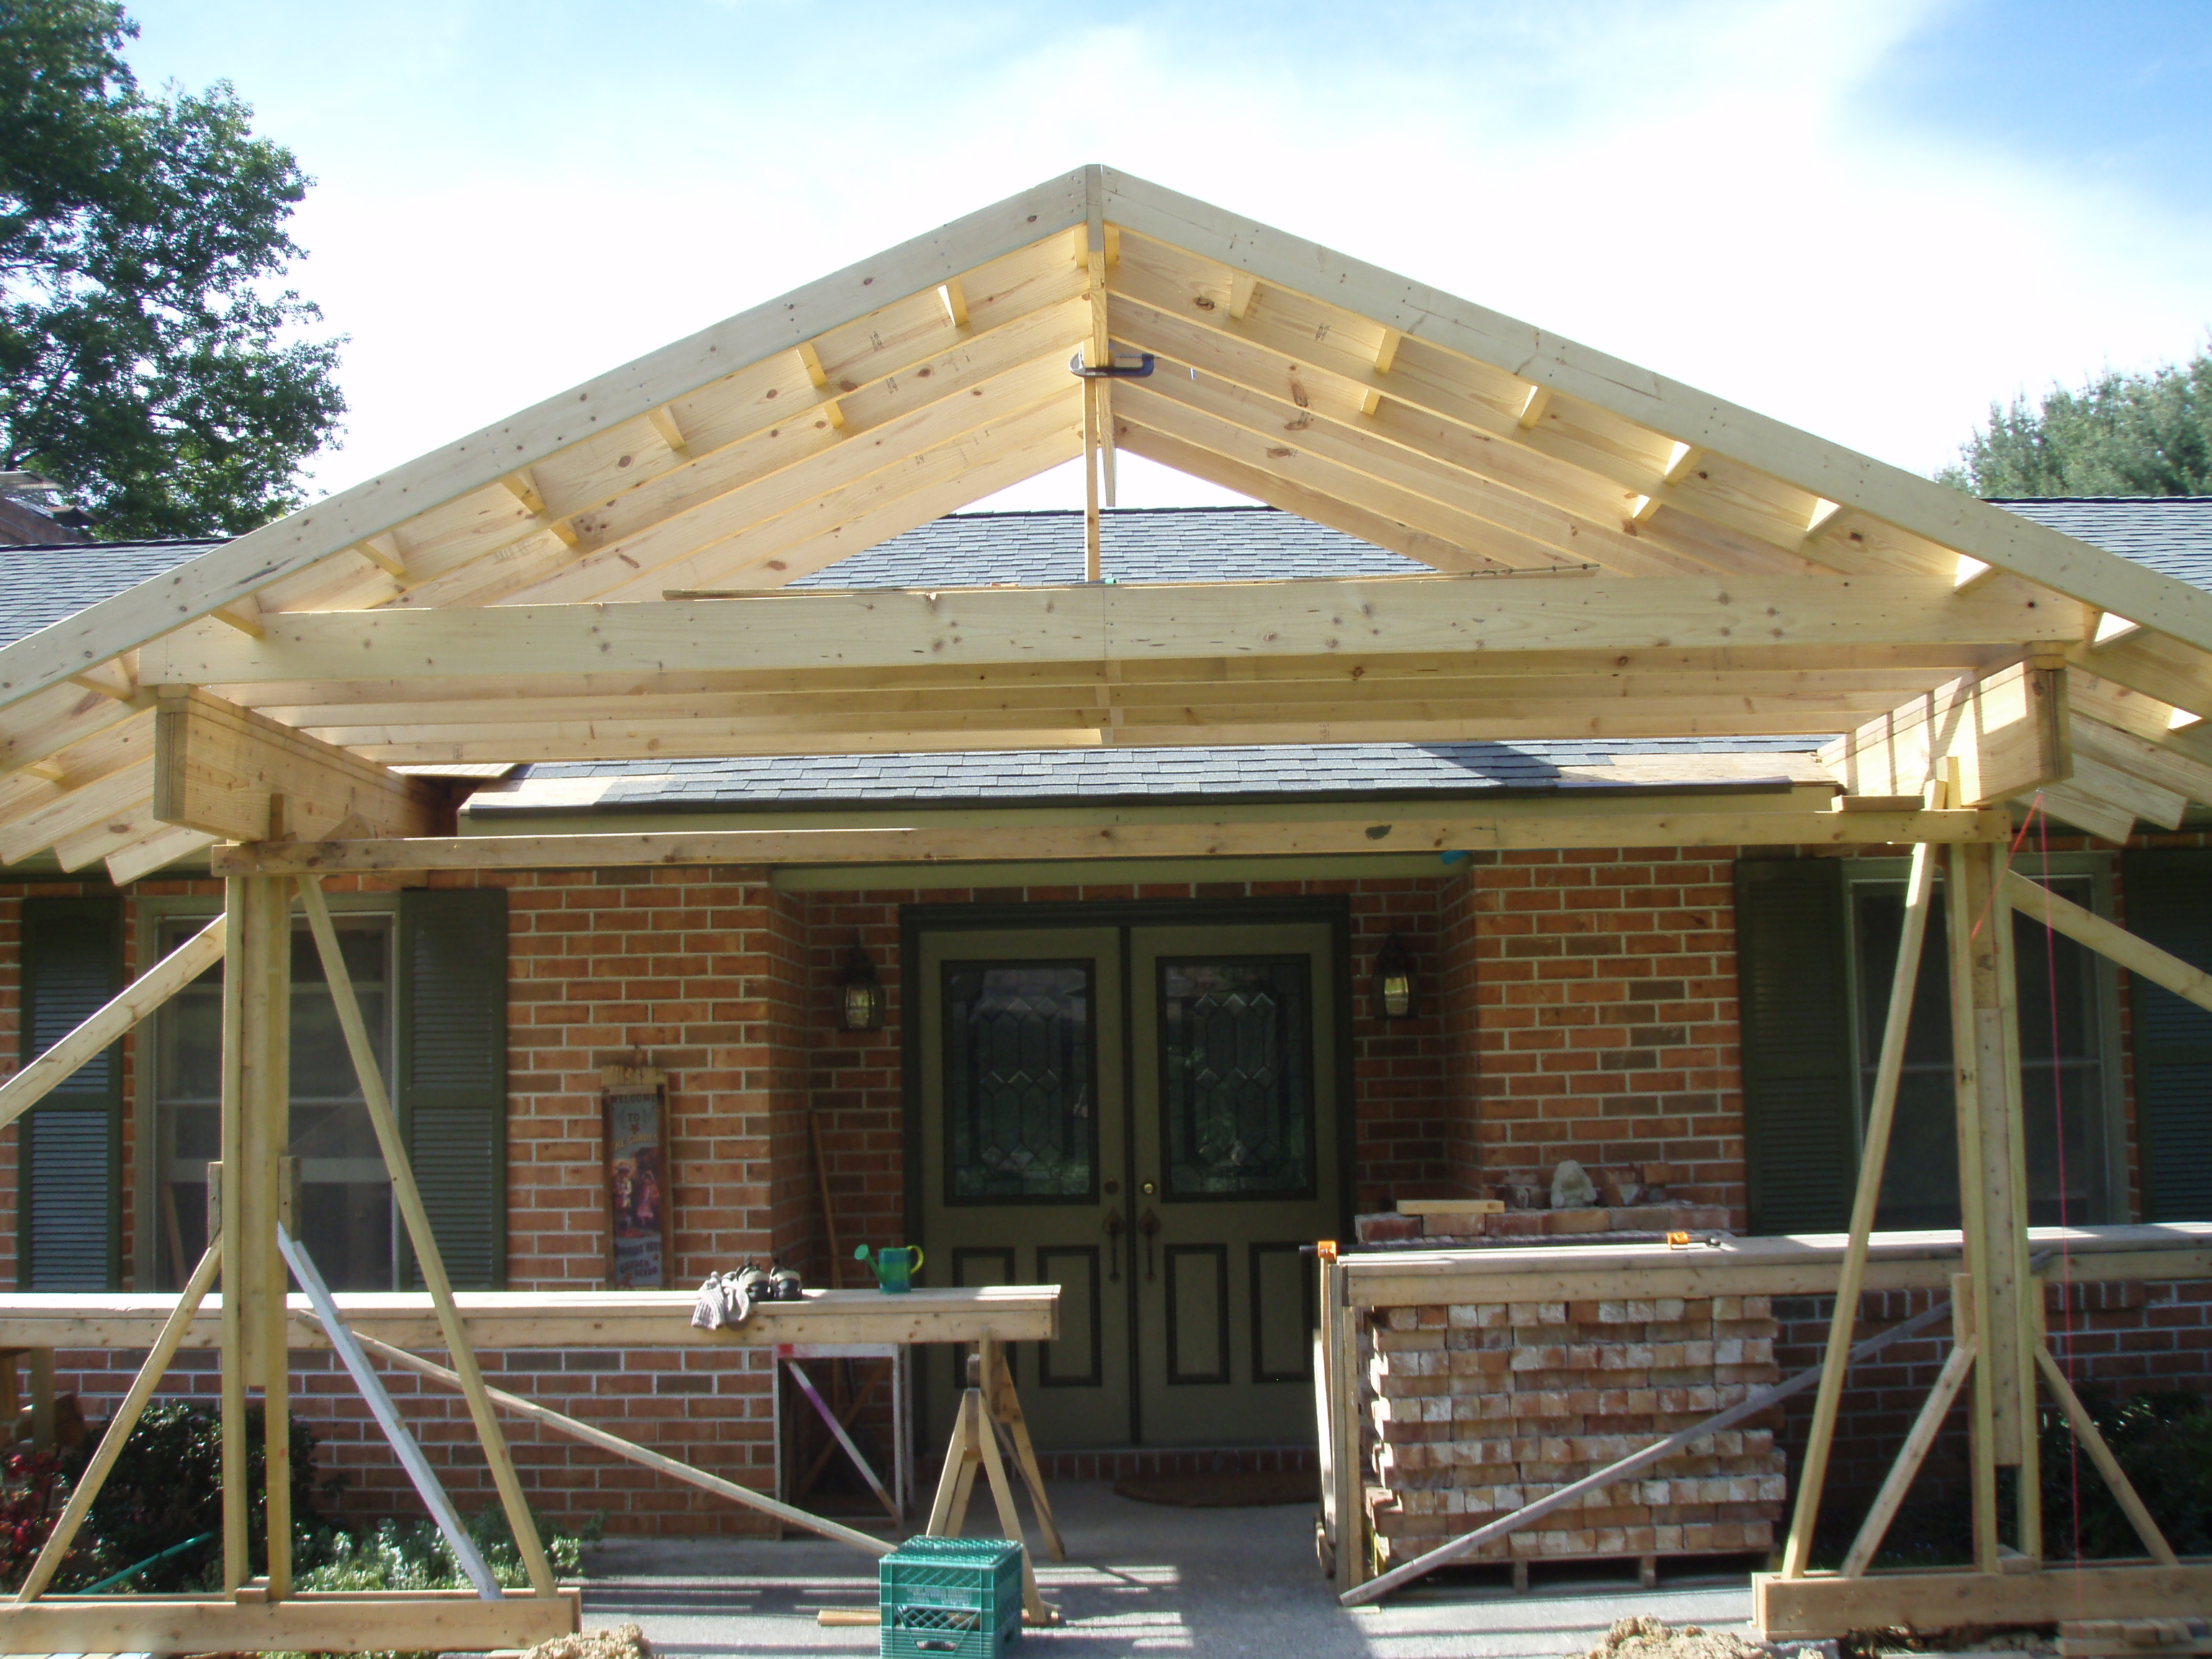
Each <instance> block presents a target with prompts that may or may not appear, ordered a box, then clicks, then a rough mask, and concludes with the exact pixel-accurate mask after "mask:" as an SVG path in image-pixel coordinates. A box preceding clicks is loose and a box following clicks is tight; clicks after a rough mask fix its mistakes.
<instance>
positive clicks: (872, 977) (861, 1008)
mask: <svg viewBox="0 0 2212 1659" xmlns="http://www.w3.org/2000/svg"><path fill="white" fill-rule="evenodd" d="M837 1024H838V1025H839V1026H840V1027H841V1028H842V1029H843V1030H848V1031H876V1030H882V1029H883V1024H884V987H883V982H882V981H880V980H878V978H877V977H876V969H875V966H874V964H873V963H871V962H869V960H868V953H867V952H866V951H863V950H862V949H861V948H860V941H858V940H857V939H856V940H854V944H853V954H852V955H851V956H849V957H846V958H845V980H844V983H842V985H840V986H839V987H837Z"/></svg>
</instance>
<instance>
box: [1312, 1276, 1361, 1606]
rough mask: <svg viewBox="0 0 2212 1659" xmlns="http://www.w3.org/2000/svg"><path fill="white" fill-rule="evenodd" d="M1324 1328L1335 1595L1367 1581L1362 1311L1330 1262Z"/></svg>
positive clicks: (1325, 1285) (1324, 1292)
mask: <svg viewBox="0 0 2212 1659" xmlns="http://www.w3.org/2000/svg"><path fill="white" fill-rule="evenodd" d="M1321 1288H1322V1309H1321V1316H1322V1323H1323V1325H1324V1326H1325V1327H1327V1328H1328V1329H1329V1330H1331V1331H1332V1333H1333V1337H1332V1340H1331V1342H1330V1346H1331V1347H1332V1348H1334V1352H1335V1362H1336V1363H1335V1364H1334V1365H1332V1366H1331V1367H1330V1368H1329V1378H1328V1387H1329V1390H1330V1395H1331V1399H1332V1402H1333V1403H1332V1405H1331V1408H1330V1412H1329V1418H1330V1421H1331V1424H1332V1425H1333V1427H1334V1431H1335V1434H1336V1445H1335V1448H1334V1462H1335V1468H1336V1590H1337V1594H1338V1595H1344V1594H1346V1592H1347V1591H1350V1590H1354V1589H1358V1588H1359V1586H1360V1585H1361V1584H1363V1583H1366V1581H1367V1502H1366V1486H1367V1480H1366V1471H1365V1470H1364V1468H1362V1467H1361V1460H1362V1455H1363V1453H1364V1449H1365V1444H1366V1443H1365V1438H1364V1436H1363V1435H1362V1434H1361V1432H1360V1422H1359V1310H1358V1309H1357V1308H1355V1307H1353V1306H1352V1304H1351V1299H1350V1297H1347V1296H1346V1291H1345V1279H1344V1264H1343V1262H1342V1261H1338V1260H1336V1259H1335V1258H1334V1257H1331V1258H1330V1260H1329V1261H1328V1263H1327V1264H1326V1265H1325V1266H1324V1267H1323V1268H1322V1286H1321Z"/></svg>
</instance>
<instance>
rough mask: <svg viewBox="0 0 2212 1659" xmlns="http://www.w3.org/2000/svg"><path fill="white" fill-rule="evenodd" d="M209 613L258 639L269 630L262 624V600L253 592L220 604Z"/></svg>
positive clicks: (221, 621) (217, 619) (219, 620)
mask: <svg viewBox="0 0 2212 1659" xmlns="http://www.w3.org/2000/svg"><path fill="white" fill-rule="evenodd" d="M208 614H209V615H210V616H212V617H214V618H215V619H216V621H217V622H219V623H228V625H229V626H231V627H233V628H235V629H237V630H238V631H239V632H240V633H241V634H246V635H252V637H253V638H255V639H257V640H258V639H259V638H261V637H262V636H263V635H264V634H266V633H267V632H268V629H265V628H264V627H263V626H262V623H261V605H260V602H259V601H258V600H257V599H255V598H254V597H253V595H252V594H251V593H247V594H245V595H244V596H242V597H240V598H239V599H233V600H232V601H231V602H230V603H229V604H228V605H217V606H216V608H215V609H214V610H213V611H210V612H209V613H208Z"/></svg>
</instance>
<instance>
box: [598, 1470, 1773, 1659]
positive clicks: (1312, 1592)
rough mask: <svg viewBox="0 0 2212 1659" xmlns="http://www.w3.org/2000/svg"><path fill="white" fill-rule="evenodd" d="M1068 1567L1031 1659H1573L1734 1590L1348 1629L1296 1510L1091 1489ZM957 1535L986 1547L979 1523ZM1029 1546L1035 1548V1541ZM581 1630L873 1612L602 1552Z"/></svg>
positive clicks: (1066, 1530)
mask: <svg viewBox="0 0 2212 1659" xmlns="http://www.w3.org/2000/svg"><path fill="white" fill-rule="evenodd" d="M1053 1503H1054V1511H1055V1513H1056V1514H1057V1515H1058V1516H1059V1519H1060V1528H1061V1530H1062V1532H1063V1534H1065V1536H1066V1540H1067V1550H1068V1559H1067V1560H1066V1561H1065V1562H1060V1563H1054V1562H1050V1561H1042V1562H1040V1571H1039V1578H1040V1580H1041V1582H1042V1585H1043V1588H1044V1594H1045V1599H1046V1600H1047V1601H1052V1602H1054V1603H1056V1604H1057V1605H1058V1606H1059V1607H1060V1610H1061V1612H1062V1613H1063V1614H1064V1615H1065V1616H1066V1624H1065V1625H1063V1626H1060V1627H1059V1628H1057V1629H1054V1630H1049V1631H1033V1632H1028V1633H1027V1636H1026V1637H1025V1638H1024V1646H1025V1647H1027V1648H1028V1650H1029V1652H1030V1655H1031V1659H1047V1656H1049V1655H1054V1654H1059V1655H1064V1656H1066V1659H1119V1656H1122V1655H1132V1656H1134V1655H1146V1656H1150V1655H1164V1654H1178V1653H1193V1654H1205V1655H1208V1656H1212V1655H1217V1654H1218V1655H1225V1656H1231V1655H1247V1654H1249V1655H1255V1656H1258V1655H1267V1656H1269V1659H1280V1656H1291V1655H1297V1656H1305V1655H1311V1656H1314V1659H1338V1656H1343V1659H1353V1656H1362V1659H1364V1656H1376V1659H1430V1656H1437V1659H1445V1656H1450V1659H1461V1656H1468V1659H1477V1656H1479V1659H1522V1656H1531V1659H1534V1656H1562V1655H1567V1654H1578V1653H1581V1652H1582V1651H1583V1650H1585V1649H1587V1648H1589V1646H1590V1645H1591V1644H1594V1643H1595V1642H1596V1641H1597V1640H1598V1639H1599V1638H1601V1637H1602V1636H1603V1635H1604V1634H1605V1632H1606V1631H1607V1628H1609V1627H1610V1626H1612V1624H1613V1621H1614V1620H1616V1619H1624V1618H1628V1617H1631V1616H1633V1615H1636V1614H1649V1615H1650V1616H1652V1617H1655V1618H1658V1619H1662V1620H1666V1621H1667V1622H1668V1624H1672V1625H1686V1624H1695V1625H1703V1626H1706V1627H1708V1628H1711V1629H1731V1630H1739V1631H1740V1630H1742V1629H1743V1627H1744V1622H1745V1620H1747V1618H1749V1616H1750V1613H1751V1592H1750V1588H1749V1585H1748V1583H1747V1581H1746V1579H1745V1578H1744V1577H1743V1575H1741V1573H1737V1574H1733V1575H1729V1576H1726V1577H1720V1576H1715V1577H1701V1578H1689V1579H1684V1580H1681V1581H1668V1580H1662V1583H1661V1586H1660V1588H1659V1589H1655V1590H1645V1589H1638V1588H1636V1587H1635V1585H1634V1584H1633V1583H1632V1582H1630V1581H1629V1580H1628V1577H1627V1576H1628V1575H1631V1574H1632V1573H1633V1571H1634V1564H1633V1563H1632V1562H1628V1563H1624V1571H1623V1574H1622V1576H1621V1577H1613V1578H1610V1579H1608V1578H1605V1577H1600V1576H1598V1575H1596V1574H1595V1573H1593V1574H1592V1576H1591V1577H1589V1579H1586V1580H1583V1581H1581V1582H1576V1583H1552V1584H1548V1585H1540V1586H1539V1587H1538V1588H1536V1589H1532V1590H1530V1591H1529V1592H1528V1593H1526V1594H1523V1595H1516V1594H1515V1593H1513V1592H1512V1591H1511V1590H1510V1589H1504V1588H1503V1587H1497V1588H1492V1587H1489V1586H1486V1585H1485V1586H1474V1585H1470V1584H1466V1583H1458V1584H1443V1585H1439V1586H1437V1587H1434V1588H1420V1589H1414V1590H1412V1591H1409V1592H1407V1593H1406V1594H1404V1595H1400V1596H1397V1597H1395V1598H1393V1599H1392V1600H1391V1601H1389V1602H1387V1603H1385V1604H1384V1605H1383V1606H1382V1607H1373V1608H1363V1609H1361V1610H1359V1611H1357V1612H1352V1611H1347V1610H1346V1609H1344V1608H1341V1607H1338V1606H1337V1604H1336V1598H1335V1596H1334V1595H1333V1594H1332V1593H1331V1591H1330V1589H1329V1587H1328V1584H1327V1583H1325V1582H1324V1581H1323V1580H1322V1577H1321V1574H1320V1572H1319V1571H1318V1570H1317V1569H1316V1566H1315V1565H1314V1555H1313V1534H1312V1527H1313V1518H1312V1513H1311V1511H1310V1510H1307V1509H1305V1508H1304V1507H1301V1506H1295V1505H1285V1506H1279V1507H1274V1508H1267V1509H1241V1510H1230V1509H1217V1510H1194V1509H1174V1508H1166V1507H1162V1506H1159V1505H1155V1504H1139V1503H1133V1502H1132V1501H1130V1500H1129V1499H1127V1498H1121V1497H1118V1496H1116V1495H1115V1492H1114V1491H1113V1489H1112V1488H1111V1487H1110V1486H1107V1485H1105V1484H1103V1483H1099V1482H1066V1483H1062V1484H1060V1485H1059V1486H1055V1487H1054V1490H1053ZM978 1510H979V1511H981V1513H975V1514H973V1515H971V1522H972V1524H971V1526H970V1528H969V1530H970V1531H971V1532H975V1533H977V1534H990V1533H991V1532H993V1530H994V1528H992V1527H990V1526H989V1525H987V1524H985V1523H984V1522H983V1519H982V1514H983V1513H987V1505H978ZM1032 1536H1034V1534H1032ZM585 1567H586V1571H587V1572H588V1573H589V1574H590V1575H591V1577H590V1580H589V1582H588V1583H586V1587H585V1591H584V1613H585V1622H586V1625H587V1626H605V1625H609V1624H615V1623H620V1622H622V1621H624V1620H635V1622H636V1623H637V1624H639V1625H640V1626H642V1627H643V1628H644V1631H645V1633H646V1635H647V1638H649V1639H650V1640H651V1642H652V1643H653V1646H654V1647H655V1648H656V1649H657V1650H659V1651H660V1652H662V1653H665V1654H668V1655H671V1656H684V1659H688V1656H693V1655H698V1656H706V1655H720V1654H732V1655H756V1654H757V1655H775V1654H801V1653H804V1654H811V1653H825V1652H842V1653H852V1654H863V1653H873V1652H874V1651H875V1650H876V1632H874V1631H873V1630H871V1629H866V1628H861V1629H854V1628H849V1627H847V1628H834V1627H833V1628H827V1629H825V1628H823V1627H822V1626H818V1625H817V1623H816V1622H815V1617H814V1615H815V1613H817V1611H819V1610H820V1609H822V1608H823V1607H872V1606H873V1605H874V1604H875V1569H874V1564H873V1563H872V1561H871V1560H869V1559H866V1557H863V1556H861V1555H860V1554H858V1553H855V1552H854V1551H852V1550H849V1549H846V1548H843V1547H840V1546H838V1545H836V1544H832V1543H829V1542H827V1541H820V1540H815V1539H805V1540H799V1539H794V1540H792V1541H787V1542H785V1543H781V1544H775V1543H769V1542H766V1541H730V1542H720V1541H662V1540H617V1541H611V1542H610V1543H606V1544H603V1545H600V1546H599V1547H596V1548H595V1549H594V1550H593V1551H592V1553H591V1554H590V1555H589V1556H588V1557H587V1558H586V1563H585Z"/></svg>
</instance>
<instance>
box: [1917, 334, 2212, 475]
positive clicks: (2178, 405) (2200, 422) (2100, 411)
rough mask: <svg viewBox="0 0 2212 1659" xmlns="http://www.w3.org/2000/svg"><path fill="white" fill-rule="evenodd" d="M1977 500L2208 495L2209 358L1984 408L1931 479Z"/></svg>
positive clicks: (2107, 376)
mask: <svg viewBox="0 0 2212 1659" xmlns="http://www.w3.org/2000/svg"><path fill="white" fill-rule="evenodd" d="M1936 476H1937V477H1940V478H1942V481H1943V482H1944V483H1948V484H1951V485H1954V486H1955V487H1956V488H1958V489H1964V490H1967V491H1970V492H1971V493H1972V494H1974V495H1996V496H2018V495H2212V351H2200V352H2199V353H2197V356H2196V357H2195V359H2194V360H2192V361H2191V362H2189V363H2188V364H2186V365H2185V366H2184V367H2182V368H2172V367H2168V368H2161V369H2159V370H2157V371H2156V372H2155V373H2153V374H2116V373H2114V372H2113V371H2112V370H2110V369H2107V370H2106V372H2105V373H2104V374H2100V375H2099V376H2097V378H2096V379H2094V380H2091V381H2090V382H2089V383H2088V385H2087V386H2083V387H2082V388H2081V391H2079V392H2068V391H2066V390H2064V389H2063V388H2062V387H2058V386H2053V387H2052V388H2051V390H2050V392H2047V393H2045V396H2044V398H2043V402H2042V404H2041V406H2040V407H2039V408H2033V409H2031V408H2030V407H2029V406H2028V402H2027V398H2014V399H2013V404H2012V407H2011V408H2010V409H2006V408H2003V407H2002V406H2000V405H1998V404H1990V423H1989V426H1988V427H1987V428H1986V429H1984V430H1978V431H1977V432H1976V433H1975V434H1974V435H1973V436H1972V438H1971V439H1969V440H1968V441H1967V442H1966V446H1965V447H1964V448H1963V449H1962V450H1961V451H1960V455H1959V461H1958V464H1957V465H1953V466H1948V467H1946V468H1944V469H1943V471H1942V472H1940V473H1939V474H1937V475H1936Z"/></svg>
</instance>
